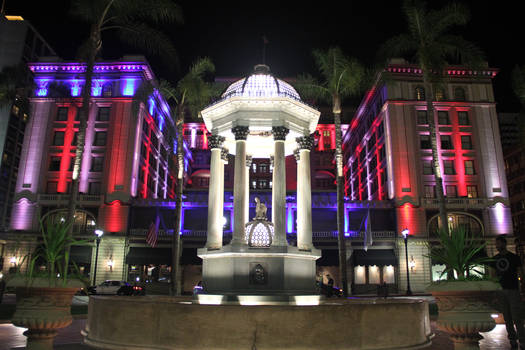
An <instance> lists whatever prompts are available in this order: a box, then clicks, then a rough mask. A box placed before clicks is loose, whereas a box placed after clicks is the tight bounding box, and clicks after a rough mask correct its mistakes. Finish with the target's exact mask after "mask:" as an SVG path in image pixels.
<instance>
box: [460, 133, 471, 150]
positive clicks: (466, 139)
mask: <svg viewBox="0 0 525 350" xmlns="http://www.w3.org/2000/svg"><path fill="white" fill-rule="evenodd" d="M461 149H472V138H471V137H470V135H464V136H461Z"/></svg>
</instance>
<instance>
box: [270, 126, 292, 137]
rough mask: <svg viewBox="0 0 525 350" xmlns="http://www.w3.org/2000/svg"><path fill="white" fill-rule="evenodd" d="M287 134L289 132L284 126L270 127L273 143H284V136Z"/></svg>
mask: <svg viewBox="0 0 525 350" xmlns="http://www.w3.org/2000/svg"><path fill="white" fill-rule="evenodd" d="M289 132H290V130H289V129H288V128H286V127H284V126H274V127H272V134H273V139H274V140H275V141H284V140H285V139H286V135H288V133H289Z"/></svg>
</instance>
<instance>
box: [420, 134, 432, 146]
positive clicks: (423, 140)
mask: <svg viewBox="0 0 525 350" xmlns="http://www.w3.org/2000/svg"><path fill="white" fill-rule="evenodd" d="M419 147H420V148H421V149H431V148H432V147H431V144H430V135H420V136H419Z"/></svg>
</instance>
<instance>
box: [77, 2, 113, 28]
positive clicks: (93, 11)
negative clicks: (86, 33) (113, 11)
mask: <svg viewBox="0 0 525 350" xmlns="http://www.w3.org/2000/svg"><path fill="white" fill-rule="evenodd" d="M107 3H108V0H72V1H71V7H70V14H71V15H72V16H73V17H76V18H78V19H80V20H82V21H84V22H88V23H96V22H98V21H99V20H100V16H101V14H102V12H103V11H104V8H105V7H106V5H107Z"/></svg>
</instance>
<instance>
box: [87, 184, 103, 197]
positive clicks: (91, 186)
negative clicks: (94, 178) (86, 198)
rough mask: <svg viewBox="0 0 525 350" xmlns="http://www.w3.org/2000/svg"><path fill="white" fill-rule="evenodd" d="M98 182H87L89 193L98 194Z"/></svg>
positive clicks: (99, 186)
mask: <svg viewBox="0 0 525 350" xmlns="http://www.w3.org/2000/svg"><path fill="white" fill-rule="evenodd" d="M100 188H101V185H100V182H90V183H89V192H88V193H89V194H100Z"/></svg>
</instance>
